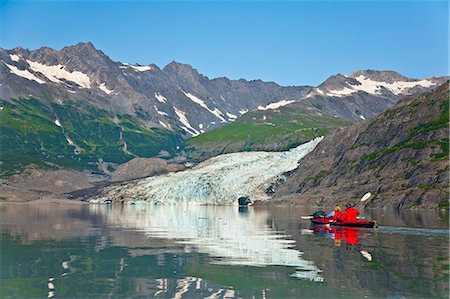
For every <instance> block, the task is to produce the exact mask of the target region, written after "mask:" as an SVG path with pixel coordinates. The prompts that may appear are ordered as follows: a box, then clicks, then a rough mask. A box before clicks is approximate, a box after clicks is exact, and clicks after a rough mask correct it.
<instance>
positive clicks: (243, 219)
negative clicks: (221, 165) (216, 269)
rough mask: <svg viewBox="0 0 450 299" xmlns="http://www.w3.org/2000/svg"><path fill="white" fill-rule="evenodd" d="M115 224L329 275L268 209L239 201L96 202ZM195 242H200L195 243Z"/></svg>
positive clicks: (235, 260) (234, 259) (215, 258)
mask: <svg viewBox="0 0 450 299" xmlns="http://www.w3.org/2000/svg"><path fill="white" fill-rule="evenodd" d="M90 209H91V211H92V212H93V213H96V214H100V215H102V216H104V219H105V221H106V222H107V224H108V225H110V226H116V227H121V228H126V229H131V230H134V231H140V232H143V233H145V235H146V236H148V237H149V238H160V239H168V240H176V243H177V244H182V245H184V252H192V251H195V252H200V253H205V254H208V255H209V256H211V257H212V261H211V262H210V263H211V264H217V265H239V266H257V267H263V266H287V267H294V268H295V269H296V270H295V273H293V275H292V277H295V278H299V279H300V278H301V279H308V280H311V281H318V282H320V281H323V277H322V276H321V275H320V274H319V273H320V272H321V270H320V269H318V268H317V267H316V266H315V265H314V263H313V262H311V261H306V260H304V259H302V257H301V256H302V253H301V252H300V251H298V250H296V249H294V248H293V247H294V245H295V241H294V240H292V239H290V238H289V236H287V235H285V234H284V233H283V232H282V231H276V230H273V229H271V228H270V227H269V226H268V225H267V221H268V213H267V212H266V211H260V212H256V211H254V210H253V209H250V210H247V211H245V213H243V211H242V210H238V209H237V208H236V207H217V206H190V207H189V210H187V209H186V208H180V207H179V206H152V205H135V206H122V207H117V208H116V207H114V208H112V209H105V208H104V206H99V205H91V206H90ZM192 247H194V248H195V249H194V248H192Z"/></svg>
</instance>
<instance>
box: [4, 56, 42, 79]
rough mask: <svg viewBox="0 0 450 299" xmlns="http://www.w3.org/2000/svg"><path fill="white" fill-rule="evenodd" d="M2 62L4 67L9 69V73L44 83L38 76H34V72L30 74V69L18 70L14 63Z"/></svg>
mask: <svg viewBox="0 0 450 299" xmlns="http://www.w3.org/2000/svg"><path fill="white" fill-rule="evenodd" d="M3 63H4V64H5V65H6V67H7V68H8V69H9V70H10V71H11V73H13V74H14V75H16V76H19V77H22V78H25V79H28V80H30V81H36V82H37V83H39V84H44V83H45V81H44V80H42V79H39V78H38V77H36V76H35V75H34V74H32V73H31V72H30V71H28V70H19V69H18V68H17V67H15V66H14V65H9V64H7V63H6V62H4V61H3Z"/></svg>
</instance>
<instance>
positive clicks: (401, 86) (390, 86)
mask: <svg viewBox="0 0 450 299" xmlns="http://www.w3.org/2000/svg"><path fill="white" fill-rule="evenodd" d="M354 79H356V80H357V81H358V82H359V83H360V84H358V85H352V84H348V83H347V85H348V86H346V87H344V88H342V89H337V90H336V89H335V90H330V91H329V92H328V93H327V95H329V96H337V97H344V96H348V95H351V94H353V93H355V92H358V91H364V92H367V93H369V94H375V95H380V94H381V93H382V89H383V88H385V89H387V90H388V91H390V92H392V93H393V94H395V95H399V94H402V93H408V90H409V89H411V88H413V87H415V86H421V87H431V86H433V85H436V83H433V82H432V81H431V80H427V79H424V80H417V81H396V82H393V83H387V82H383V81H376V80H372V79H370V78H367V77H365V76H364V75H359V76H358V77H355V78H354ZM316 91H318V90H317V89H316Z"/></svg>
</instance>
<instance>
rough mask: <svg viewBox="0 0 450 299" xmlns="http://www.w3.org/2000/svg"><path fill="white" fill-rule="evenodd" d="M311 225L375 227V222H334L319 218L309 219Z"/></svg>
mask: <svg viewBox="0 0 450 299" xmlns="http://www.w3.org/2000/svg"><path fill="white" fill-rule="evenodd" d="M311 223H312V224H330V225H335V226H349V227H369V228H372V227H377V226H378V225H377V222H376V221H367V220H356V221H351V222H350V221H345V222H340V221H335V220H334V219H330V218H326V217H320V218H311Z"/></svg>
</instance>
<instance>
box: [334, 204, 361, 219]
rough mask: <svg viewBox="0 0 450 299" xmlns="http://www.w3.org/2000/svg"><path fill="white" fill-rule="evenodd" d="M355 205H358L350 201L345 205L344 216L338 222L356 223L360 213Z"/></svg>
mask: <svg viewBox="0 0 450 299" xmlns="http://www.w3.org/2000/svg"><path fill="white" fill-rule="evenodd" d="M355 205H356V204H355V202H353V201H349V202H348V203H347V204H346V205H345V211H344V214H343V215H342V216H341V217H339V218H337V220H338V221H342V222H354V221H356V220H357V217H358V215H359V211H358V210H357V209H355V208H354V206H355Z"/></svg>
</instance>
